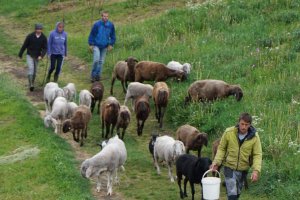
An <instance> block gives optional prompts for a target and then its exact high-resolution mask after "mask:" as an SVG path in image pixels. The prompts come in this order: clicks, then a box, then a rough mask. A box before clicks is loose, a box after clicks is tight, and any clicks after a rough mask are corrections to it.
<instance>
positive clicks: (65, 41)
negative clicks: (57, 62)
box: [65, 33, 68, 57]
mask: <svg viewBox="0 0 300 200" xmlns="http://www.w3.org/2000/svg"><path fill="white" fill-rule="evenodd" d="M67 42H68V35H67V33H66V40H65V57H67Z"/></svg>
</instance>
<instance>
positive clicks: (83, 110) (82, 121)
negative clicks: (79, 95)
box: [63, 105, 92, 146]
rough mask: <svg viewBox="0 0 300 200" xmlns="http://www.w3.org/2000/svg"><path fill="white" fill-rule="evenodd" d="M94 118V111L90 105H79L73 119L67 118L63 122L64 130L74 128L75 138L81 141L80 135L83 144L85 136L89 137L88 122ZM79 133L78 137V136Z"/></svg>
mask: <svg viewBox="0 0 300 200" xmlns="http://www.w3.org/2000/svg"><path fill="white" fill-rule="evenodd" d="M91 118H92V113H91V111H90V109H89V107H87V106H85V105H81V106H78V107H77V108H76V110H75V113H74V115H73V117H71V119H67V120H65V121H64V122H63V132H64V133H66V132H68V131H70V130H72V134H73V139H74V141H76V142H79V136H80V137H81V141H80V146H82V145H83V137H84V138H86V137H87V127H88V123H89V121H90V120H91ZM76 134H77V137H76Z"/></svg>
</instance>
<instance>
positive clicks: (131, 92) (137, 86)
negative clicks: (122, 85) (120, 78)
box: [124, 82, 153, 110]
mask: <svg viewBox="0 0 300 200" xmlns="http://www.w3.org/2000/svg"><path fill="white" fill-rule="evenodd" d="M152 91H153V86H152V85H150V84H143V83H139V82H132V83H130V84H129V85H128V88H127V93H126V96H125V101H124V105H126V104H127V101H128V100H129V99H132V106H133V105H134V101H135V100H136V98H137V97H140V96H143V95H146V96H148V97H149V98H150V97H152ZM133 110H134V108H133Z"/></svg>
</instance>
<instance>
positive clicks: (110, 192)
mask: <svg viewBox="0 0 300 200" xmlns="http://www.w3.org/2000/svg"><path fill="white" fill-rule="evenodd" d="M112 174H113V173H112V172H108V180H107V196H111V195H112V181H113V180H112V179H113V176H112Z"/></svg>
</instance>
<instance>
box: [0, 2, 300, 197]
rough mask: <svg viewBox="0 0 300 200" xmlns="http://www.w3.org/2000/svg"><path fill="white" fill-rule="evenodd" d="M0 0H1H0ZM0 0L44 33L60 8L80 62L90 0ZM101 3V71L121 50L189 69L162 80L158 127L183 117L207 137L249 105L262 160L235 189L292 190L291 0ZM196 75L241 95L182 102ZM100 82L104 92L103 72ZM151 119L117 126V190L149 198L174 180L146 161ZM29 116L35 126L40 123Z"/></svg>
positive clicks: (80, 77)
mask: <svg viewBox="0 0 300 200" xmlns="http://www.w3.org/2000/svg"><path fill="white" fill-rule="evenodd" d="M0 2H1V5H3V4H2V2H3V0H0ZM4 2H6V4H5V6H3V7H2V6H1V8H0V12H1V13H3V15H5V16H6V17H7V18H9V19H10V20H12V21H14V22H15V23H17V24H18V29H23V30H24V31H25V33H24V32H21V33H20V31H19V33H18V34H22V35H23V36H24V37H25V35H26V33H27V32H28V31H29V30H30V27H28V25H31V24H33V23H35V22H36V21H42V22H44V24H45V27H46V28H45V31H46V32H47V33H48V32H49V31H50V30H51V29H52V28H53V27H54V24H55V22H56V21H57V20H61V19H62V18H63V17H64V19H65V21H66V30H67V31H68V33H69V37H70V38H69V50H70V54H72V55H74V56H77V57H78V58H80V59H81V60H83V61H85V62H86V63H88V64H87V65H90V63H91V55H90V54H89V53H88V51H87V36H88V33H89V30H90V27H91V24H92V22H93V21H94V20H96V19H98V11H99V9H100V8H101V5H99V4H96V8H95V9H91V7H92V6H91V5H93V2H92V1H89V2H91V3H90V4H88V3H87V1H78V2H75V1H63V2H61V3H55V4H52V5H48V6H47V5H46V1H37V3H39V2H40V4H35V6H36V9H29V10H27V9H26V10H25V9H23V8H25V7H26V3H25V2H26V1H20V2H19V4H16V5H18V6H16V5H15V6H14V7H13V6H12V5H10V4H12V3H9V1H4ZM194 2H195V1H194ZM196 2H197V1H196ZM199 2H200V1H199ZM19 5H22V6H19ZM27 6H28V5H27ZM102 6H103V7H102V8H104V9H106V10H109V11H110V19H111V20H112V21H114V22H115V24H116V30H117V38H118V40H117V44H116V45H115V48H114V51H113V52H112V53H111V54H109V55H108V56H107V58H106V64H105V69H104V77H105V78H109V77H110V76H111V71H112V68H113V66H114V64H115V63H116V62H117V61H118V60H124V59H125V58H126V57H128V56H130V55H133V56H135V57H137V58H138V59H140V60H153V61H159V62H163V63H167V62H168V61H170V60H172V59H174V60H178V61H181V62H190V63H191V64H192V66H193V69H192V75H191V76H190V77H189V80H188V81H187V82H184V83H177V82H172V81H169V82H168V83H169V86H170V87H171V96H172V97H171V101H170V105H169V107H168V110H167V115H166V120H165V121H166V123H165V125H166V126H167V127H171V128H169V129H168V130H170V131H172V132H173V133H174V132H175V131H176V129H177V127H178V126H180V125H182V124H185V123H190V124H191V125H194V126H196V127H198V128H199V129H200V130H202V131H205V132H207V133H208V134H209V136H210V138H209V139H210V144H211V142H212V141H213V140H214V139H215V138H217V137H219V136H221V134H222V132H223V131H224V129H225V128H226V127H228V126H232V125H234V124H235V123H236V119H237V117H238V115H239V114H240V113H241V112H244V111H247V112H250V113H251V114H253V115H255V116H257V117H256V120H255V124H254V125H255V126H256V127H257V128H259V134H260V137H261V139H262V143H263V152H264V158H263V159H264V162H263V173H262V177H261V180H260V181H259V182H258V183H257V184H251V185H250V190H249V191H248V192H246V193H244V194H243V196H244V197H245V199H253V198H256V199H257V198H269V199H293V198H294V197H295V196H299V189H298V185H299V184H300V183H299V180H300V177H299V176H300V167H299V162H300V158H299V157H300V156H299V155H300V154H299V148H300V147H299V143H300V124H299V120H300V114H299V111H300V108H299V105H298V102H300V95H299V94H300V88H299V87H298V85H299V81H300V76H299V73H300V70H299V63H300V59H299V52H300V23H299V19H300V14H299V8H300V2H299V1H296V0H288V1H286V0H277V1H272V0H270V1H259V0H253V1H204V2H203V3H202V4H197V3H191V2H190V1H189V2H187V1H183V0H182V1H176V3H174V2H172V1H168V0H165V1H163V0H161V1H158V0H156V1H154V0H152V1H151V0H141V1H133V0H128V1H109V2H107V3H105V4H104V5H102ZM12 10H13V11H12ZM165 10H166V11H165ZM28 13H29V14H28ZM1 29H2V28H1ZM0 36H1V39H2V38H3V40H4V42H1V46H2V47H3V45H4V47H5V48H2V49H5V53H8V54H16V53H14V51H15V50H14V49H13V48H12V47H11V43H13V44H14V45H13V46H19V45H20V41H17V40H13V41H10V40H9V35H8V34H7V35H5V33H2V31H1V33H0ZM3 40H2V41H3ZM6 40H8V41H6ZM16 44H17V45H16ZM72 67H73V66H72V63H71V62H70V64H69V66H68V63H66V67H64V72H63V76H64V78H63V79H62V80H63V81H64V82H65V83H66V82H71V81H73V82H75V83H76V84H78V85H79V89H83V88H89V83H88V82H87V80H88V77H89V69H86V70H85V71H84V73H82V72H77V71H74V70H73V68H72ZM206 78H210V79H222V80H224V81H226V82H228V83H232V84H240V85H241V87H242V89H243V90H244V98H243V100H242V101H241V102H236V101H235V100H234V98H232V97H230V98H228V99H226V100H222V101H218V102H215V103H211V104H210V103H207V104H197V103H195V104H192V105H190V106H188V107H183V99H184V97H185V96H186V90H187V88H188V86H189V85H190V83H192V82H193V81H195V80H198V79H206ZM104 84H105V87H106V95H105V97H106V96H108V91H109V87H110V80H105V81H104ZM115 88H118V89H117V90H116V92H115V94H116V95H117V97H118V99H120V100H121V102H122V101H123V98H124V97H123V95H122V92H121V90H119V89H120V88H121V85H120V84H119V83H117V84H115ZM32 112H34V111H32ZM98 120H99V119H98V117H97V116H96V115H95V117H94V119H93V122H92V125H91V127H90V129H91V135H90V137H89V138H88V141H87V142H86V143H85V144H86V145H85V147H84V148H83V149H84V150H87V151H88V152H91V153H95V152H97V151H98V149H97V147H96V145H95V141H98V140H99V137H100V136H99V121H98ZM153 120H154V117H153V116H152V118H150V119H149V120H148V123H147V122H146V129H145V131H144V134H143V136H142V137H141V138H138V137H137V136H136V133H135V121H133V122H132V125H131V127H130V129H129V131H128V133H127V135H125V138H126V139H125V143H126V146H127V148H128V155H129V157H128V162H127V164H126V166H125V167H126V172H125V173H123V175H122V180H121V183H122V182H123V183H124V184H121V186H120V187H119V188H118V189H117V191H118V192H120V193H122V194H123V196H124V197H125V198H126V199H158V198H160V197H161V194H164V196H165V198H166V199H176V198H178V189H177V186H176V185H171V184H169V182H168V180H167V173H166V171H163V172H162V176H161V177H159V176H157V175H156V174H155V171H154V169H153V167H152V165H151V158H150V156H149V155H148V151H147V141H148V138H149V135H150V133H151V132H152V131H153V127H155V128H154V130H158V128H157V125H156V124H155V123H154V122H153ZM39 124H40V125H39V126H40V128H41V129H43V128H42V123H41V122H40V123H39ZM204 155H206V156H210V146H209V147H208V148H204ZM93 187H94V185H93ZM114 191H115V189H114Z"/></svg>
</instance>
